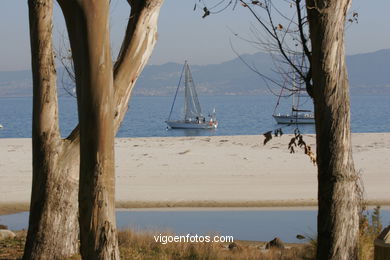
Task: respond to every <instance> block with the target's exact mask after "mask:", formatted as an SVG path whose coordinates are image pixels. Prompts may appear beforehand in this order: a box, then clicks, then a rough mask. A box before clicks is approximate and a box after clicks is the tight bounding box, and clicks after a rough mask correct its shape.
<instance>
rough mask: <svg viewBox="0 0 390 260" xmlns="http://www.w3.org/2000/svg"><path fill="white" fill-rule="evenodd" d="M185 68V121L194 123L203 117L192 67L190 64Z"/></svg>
mask: <svg viewBox="0 0 390 260" xmlns="http://www.w3.org/2000/svg"><path fill="white" fill-rule="evenodd" d="M185 66H186V67H185V81H184V83H185V94H184V97H185V102H184V119H185V120H186V121H194V120H196V119H200V118H201V117H203V116H202V110H201V108H200V104H199V99H198V95H197V94H196V90H195V84H194V80H193V79H192V75H191V71H190V67H189V66H188V64H186V65H185Z"/></svg>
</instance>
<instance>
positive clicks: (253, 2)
mask: <svg viewBox="0 0 390 260" xmlns="http://www.w3.org/2000/svg"><path fill="white" fill-rule="evenodd" d="M259 3H260V2H259V1H252V4H253V5H258V4H259Z"/></svg>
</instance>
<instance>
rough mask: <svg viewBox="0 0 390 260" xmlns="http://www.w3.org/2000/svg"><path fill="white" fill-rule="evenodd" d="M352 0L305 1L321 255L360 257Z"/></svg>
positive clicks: (318, 248) (330, 257)
mask: <svg viewBox="0 0 390 260" xmlns="http://www.w3.org/2000/svg"><path fill="white" fill-rule="evenodd" d="M349 5H350V0H330V1H325V0H317V1H315V0H307V10H308V20H309V25H310V38H311V42H312V61H311V62H312V66H313V85H314V88H313V90H314V93H313V94H314V105H315V119H316V133H317V162H318V207H319V209H318V224H317V229H318V247H317V259H340V260H341V259H345V260H351V259H357V257H358V240H359V237H358V232H359V218H358V212H359V207H360V202H361V198H360V195H361V194H360V188H359V185H358V183H359V182H358V180H359V178H358V175H357V173H356V171H355V169H354V163H353V159H352V149H351V135H350V102H349V84H348V75H347V69H346V64H345V50H344V25H345V17H346V13H347V10H348V7H349Z"/></svg>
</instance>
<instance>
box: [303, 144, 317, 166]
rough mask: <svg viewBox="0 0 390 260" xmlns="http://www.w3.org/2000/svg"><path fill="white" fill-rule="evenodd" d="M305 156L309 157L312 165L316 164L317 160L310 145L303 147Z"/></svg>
mask: <svg viewBox="0 0 390 260" xmlns="http://www.w3.org/2000/svg"><path fill="white" fill-rule="evenodd" d="M305 154H307V155H308V156H309V157H310V160H311V162H312V163H313V164H314V165H315V164H316V163H317V158H316V156H315V154H314V153H313V152H312V150H311V147H310V145H308V146H306V147H305Z"/></svg>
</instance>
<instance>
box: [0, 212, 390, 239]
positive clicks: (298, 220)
mask: <svg viewBox="0 0 390 260" xmlns="http://www.w3.org/2000/svg"><path fill="white" fill-rule="evenodd" d="M116 216H117V224H118V228H120V229H127V228H130V229H133V230H139V231H152V233H153V234H156V235H158V234H160V232H164V231H168V232H174V233H176V234H184V235H185V234H194V235H195V234H198V235H205V234H210V233H213V234H219V235H229V236H233V237H234V239H235V240H255V241H268V240H271V239H273V238H274V237H276V236H277V237H280V238H281V239H282V240H283V241H285V242H290V243H293V242H302V241H301V240H298V239H296V235H297V234H302V235H305V236H306V237H314V236H315V233H316V217H317V211H316V209H315V208H276V209H274V208H267V209H260V208H245V209H240V208H234V209H229V208H224V209H221V208H218V209H209V208H206V209H198V208H192V209H182V210H181V209H136V210H118V211H117V215H116ZM381 219H382V223H383V225H384V226H386V225H388V224H389V223H390V209H388V208H385V209H383V210H381ZM27 223H28V212H22V213H17V214H12V215H3V216H0V224H5V225H7V226H8V227H9V228H10V229H12V230H20V229H26V228H27Z"/></svg>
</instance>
